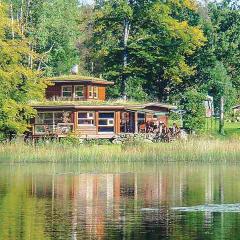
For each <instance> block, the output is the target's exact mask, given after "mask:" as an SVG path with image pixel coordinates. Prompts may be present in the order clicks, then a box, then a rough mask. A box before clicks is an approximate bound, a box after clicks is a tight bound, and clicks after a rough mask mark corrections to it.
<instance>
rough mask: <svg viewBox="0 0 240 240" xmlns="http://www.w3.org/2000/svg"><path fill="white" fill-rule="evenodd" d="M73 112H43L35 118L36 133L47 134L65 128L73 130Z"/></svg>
mask: <svg viewBox="0 0 240 240" xmlns="http://www.w3.org/2000/svg"><path fill="white" fill-rule="evenodd" d="M72 125H73V124H72V118H71V112H42V113H38V114H37V116H36V119H35V133H36V134H47V133H54V132H56V131H58V132H60V130H61V131H62V129H63V128H68V129H69V131H72V127H73V126H72Z"/></svg>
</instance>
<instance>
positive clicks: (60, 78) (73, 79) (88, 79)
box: [47, 75, 114, 85]
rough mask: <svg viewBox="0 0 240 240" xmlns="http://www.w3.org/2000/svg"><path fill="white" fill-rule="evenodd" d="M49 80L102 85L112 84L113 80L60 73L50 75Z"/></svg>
mask: <svg viewBox="0 0 240 240" xmlns="http://www.w3.org/2000/svg"><path fill="white" fill-rule="evenodd" d="M47 80H48V81H50V82H54V83H70V82H71V83H76V82H81V83H98V84H103V85H113V84H114V82H110V81H107V80H105V79H101V78H95V77H89V76H81V75H62V76H58V77H50V78H48V79H47Z"/></svg>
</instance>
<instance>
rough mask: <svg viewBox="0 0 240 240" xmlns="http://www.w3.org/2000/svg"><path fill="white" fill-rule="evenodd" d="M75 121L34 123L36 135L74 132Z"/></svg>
mask: <svg viewBox="0 0 240 240" xmlns="http://www.w3.org/2000/svg"><path fill="white" fill-rule="evenodd" d="M73 126H74V124H73V123H58V124H56V125H52V124H34V135H52V134H55V135H67V134H69V133H71V132H73Z"/></svg>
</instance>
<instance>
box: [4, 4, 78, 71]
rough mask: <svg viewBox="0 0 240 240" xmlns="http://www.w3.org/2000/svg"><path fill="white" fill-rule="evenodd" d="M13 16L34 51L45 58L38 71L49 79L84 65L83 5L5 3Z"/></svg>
mask: <svg viewBox="0 0 240 240" xmlns="http://www.w3.org/2000/svg"><path fill="white" fill-rule="evenodd" d="M5 2H8V3H11V6H12V7H11V9H12V11H11V13H12V14H11V15H12V18H13V19H14V20H15V21H16V24H18V25H19V28H20V29H21V32H22V34H24V35H25V36H26V37H28V39H29V41H30V42H31V44H30V47H31V49H32V50H33V51H35V52H37V53H39V54H41V58H40V59H39V62H38V69H39V70H44V74H45V75H60V74H65V73H69V71H70V69H71V67H72V66H73V65H74V64H76V63H79V62H80V56H79V52H78V49H77V41H78V38H79V36H80V35H81V32H80V31H79V21H80V12H79V8H80V7H79V3H78V1H77V0H68V1H65V0H51V1H48V0H34V1H31V0H5Z"/></svg>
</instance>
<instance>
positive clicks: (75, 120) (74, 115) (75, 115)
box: [73, 111, 78, 133]
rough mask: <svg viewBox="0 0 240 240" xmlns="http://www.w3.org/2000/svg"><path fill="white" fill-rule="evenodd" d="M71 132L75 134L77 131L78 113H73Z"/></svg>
mask: <svg viewBox="0 0 240 240" xmlns="http://www.w3.org/2000/svg"><path fill="white" fill-rule="evenodd" d="M73 126H74V127H73V131H74V132H75V133H76V131H77V129H78V112H77V111H74V112H73Z"/></svg>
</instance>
